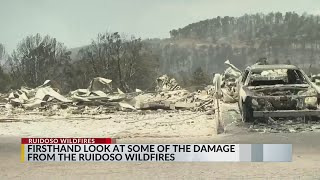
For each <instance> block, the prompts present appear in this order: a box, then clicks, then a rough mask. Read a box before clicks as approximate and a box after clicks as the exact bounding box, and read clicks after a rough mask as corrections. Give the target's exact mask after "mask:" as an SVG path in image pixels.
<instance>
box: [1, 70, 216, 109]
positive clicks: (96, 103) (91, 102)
mask: <svg viewBox="0 0 320 180" xmlns="http://www.w3.org/2000/svg"><path fill="white" fill-rule="evenodd" d="M111 82H112V80H110V79H106V78H102V77H96V78H94V79H93V80H92V81H91V82H90V85H89V87H88V88H87V89H77V90H74V91H71V92H70V93H69V94H67V95H66V96H63V95H61V94H60V93H59V90H58V89H54V88H52V87H51V83H50V80H47V81H46V82H45V83H44V84H43V85H41V86H39V87H36V88H34V89H32V88H28V87H21V89H19V90H15V91H12V92H11V93H10V94H9V95H8V97H7V98H6V100H7V103H8V104H10V105H11V106H10V107H9V106H7V107H8V108H11V107H12V108H13V107H21V108H24V109H36V108H44V107H49V106H50V109H51V110H57V109H59V108H61V106H64V108H66V107H68V108H71V109H73V110H74V111H73V112H77V111H78V112H79V111H83V112H84V111H89V110H88V107H92V108H91V110H93V111H100V112H113V111H116V110H122V111H128V110H129V111H132V110H156V109H165V110H175V109H188V110H197V111H198V110H199V111H200V110H201V111H203V110H207V109H209V108H211V109H212V108H213V100H212V95H210V94H209V92H208V91H206V90H203V91H198V92H189V91H187V90H184V89H182V88H181V87H180V86H179V85H178V83H177V82H176V81H175V79H173V78H172V79H170V78H169V77H168V76H167V75H164V76H161V77H159V78H158V79H157V92H144V91H142V90H140V89H136V90H135V92H132V93H124V92H122V91H121V90H120V89H119V88H118V89H117V91H115V92H114V91H113V89H112V86H111ZM102 109H104V110H102Z"/></svg>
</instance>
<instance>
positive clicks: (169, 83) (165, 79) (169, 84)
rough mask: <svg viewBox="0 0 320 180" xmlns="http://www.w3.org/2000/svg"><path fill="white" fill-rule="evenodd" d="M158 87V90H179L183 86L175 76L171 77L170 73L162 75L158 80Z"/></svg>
mask: <svg viewBox="0 0 320 180" xmlns="http://www.w3.org/2000/svg"><path fill="white" fill-rule="evenodd" d="M156 83H157V87H156V91H158V92H159V91H174V90H179V89H181V87H180V86H179V85H178V83H177V81H176V80H175V79H174V78H169V76H168V75H166V74H165V75H162V76H160V77H158V78H157V80H156Z"/></svg>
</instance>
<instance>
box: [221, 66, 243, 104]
mask: <svg viewBox="0 0 320 180" xmlns="http://www.w3.org/2000/svg"><path fill="white" fill-rule="evenodd" d="M225 64H226V65H228V66H229V67H228V68H227V69H226V70H225V71H224V73H223V77H222V81H223V82H222V87H223V88H222V89H221V91H222V94H223V101H224V102H226V103H234V102H237V98H238V92H237V82H238V80H239V77H240V76H241V70H239V69H238V68H237V67H235V66H234V65H233V64H231V63H230V61H229V60H227V61H226V62H225Z"/></svg>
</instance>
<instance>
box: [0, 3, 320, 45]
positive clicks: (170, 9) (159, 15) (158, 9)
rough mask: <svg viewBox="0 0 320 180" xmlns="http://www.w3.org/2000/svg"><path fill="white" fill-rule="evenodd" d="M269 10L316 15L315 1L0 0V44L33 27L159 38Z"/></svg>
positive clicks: (80, 41)
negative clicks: (181, 29)
mask: <svg viewBox="0 0 320 180" xmlns="http://www.w3.org/2000/svg"><path fill="white" fill-rule="evenodd" d="M271 11H273V12H274V11H280V12H286V11H295V12H298V13H303V12H307V13H313V14H320V0H0V24H1V25H0V43H3V44H4V45H5V46H6V48H7V50H9V51H11V50H12V49H14V48H15V47H16V45H17V43H18V42H19V41H20V40H21V39H23V38H24V37H25V36H27V35H31V34H36V33H37V32H39V33H41V34H42V35H45V34H49V35H50V36H52V37H56V38H57V39H58V41H60V42H63V43H65V45H67V46H68V47H69V48H72V47H78V46H82V45H85V44H88V43H90V42H91V40H92V39H93V38H95V37H96V35H97V33H99V32H104V31H106V30H109V31H111V32H112V31H118V32H122V33H126V34H129V35H131V34H133V35H136V36H139V37H142V38H148V37H150V38H156V37H159V38H164V37H169V31H170V30H171V29H175V28H179V27H183V26H185V25H188V24H190V23H193V22H197V21H199V20H203V19H208V18H213V17H216V16H225V15H229V16H241V15H243V14H244V13H248V14H250V13H256V12H265V13H267V12H271Z"/></svg>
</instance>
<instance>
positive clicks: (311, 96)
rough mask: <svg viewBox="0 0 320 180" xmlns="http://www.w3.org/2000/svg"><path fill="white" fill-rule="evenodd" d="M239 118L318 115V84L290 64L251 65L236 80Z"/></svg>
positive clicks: (247, 119) (319, 113)
mask: <svg viewBox="0 0 320 180" xmlns="http://www.w3.org/2000/svg"><path fill="white" fill-rule="evenodd" d="M237 88H238V92H239V109H240V112H241V115H242V120H243V121H253V120H254V119H255V118H269V117H275V118H276V117H308V116H309V117H314V116H319V115H320V111H319V106H318V104H319V87H317V86H316V85H315V84H314V83H312V82H311V80H310V79H309V78H308V76H307V75H306V74H305V73H304V72H303V71H302V70H301V69H299V68H298V67H296V66H294V65H252V66H249V67H247V68H246V70H245V71H244V73H243V74H242V77H241V80H240V81H239V83H238V87H237Z"/></svg>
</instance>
